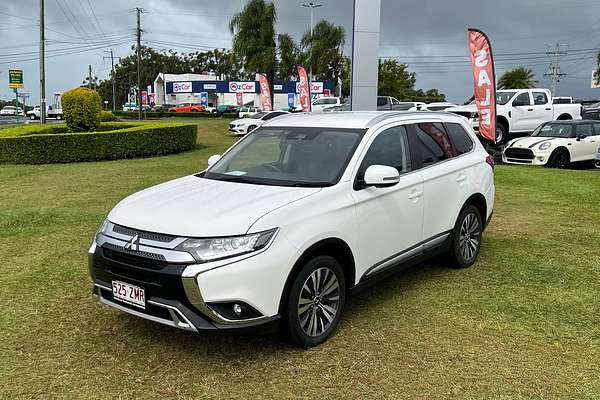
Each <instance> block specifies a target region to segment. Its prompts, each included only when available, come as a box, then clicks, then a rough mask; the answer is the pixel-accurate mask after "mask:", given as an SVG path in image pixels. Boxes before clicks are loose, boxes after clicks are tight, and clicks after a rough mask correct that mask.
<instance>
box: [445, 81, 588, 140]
mask: <svg viewBox="0 0 600 400" xmlns="http://www.w3.org/2000/svg"><path fill="white" fill-rule="evenodd" d="M496 110H497V118H496V121H497V124H496V143H497V144H504V143H505V142H507V141H508V140H509V139H510V137H511V136H517V135H519V136H523V135H527V134H529V133H530V132H532V131H533V130H534V129H535V128H537V127H538V126H540V125H541V124H542V123H544V122H548V121H553V120H575V119H581V104H552V101H551V95H550V90H548V89H509V90H498V92H497V93H496ZM446 111H449V112H452V113H455V114H458V115H462V116H464V117H466V118H468V119H469V121H470V123H471V126H472V127H473V129H475V130H476V131H478V130H479V114H478V113H477V106H476V105H475V104H469V105H464V106H459V107H451V108H447V109H446Z"/></svg>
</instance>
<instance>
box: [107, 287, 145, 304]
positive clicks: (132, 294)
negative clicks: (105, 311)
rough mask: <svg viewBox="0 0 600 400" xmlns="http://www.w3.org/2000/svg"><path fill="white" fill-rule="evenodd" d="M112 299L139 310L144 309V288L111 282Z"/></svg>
mask: <svg viewBox="0 0 600 400" xmlns="http://www.w3.org/2000/svg"><path fill="white" fill-rule="evenodd" d="M112 291H113V298H115V299H117V300H120V301H122V302H124V303H127V304H131V305H132V306H136V307H139V308H146V292H145V290H144V288H141V287H139V286H135V285H130V284H129V283H125V282H121V281H112Z"/></svg>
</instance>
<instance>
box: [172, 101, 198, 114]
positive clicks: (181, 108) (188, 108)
mask: <svg viewBox="0 0 600 400" xmlns="http://www.w3.org/2000/svg"><path fill="white" fill-rule="evenodd" d="M169 112H204V106H203V105H202V104H194V103H181V104H177V105H176V106H175V107H171V108H169Z"/></svg>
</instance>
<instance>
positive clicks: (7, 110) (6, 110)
mask: <svg viewBox="0 0 600 400" xmlns="http://www.w3.org/2000/svg"><path fill="white" fill-rule="evenodd" d="M0 115H5V116H9V115H10V116H16V115H17V108H16V107H15V106H4V107H3V108H2V110H0ZM18 115H23V109H22V108H21V107H19V111H18Z"/></svg>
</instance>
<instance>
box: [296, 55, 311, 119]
mask: <svg viewBox="0 0 600 400" xmlns="http://www.w3.org/2000/svg"><path fill="white" fill-rule="evenodd" d="M298 78H299V80H300V85H299V92H300V105H301V106H302V111H303V112H310V85H309V82H308V75H307V74H306V70H305V69H304V68H302V67H301V66H298Z"/></svg>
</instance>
